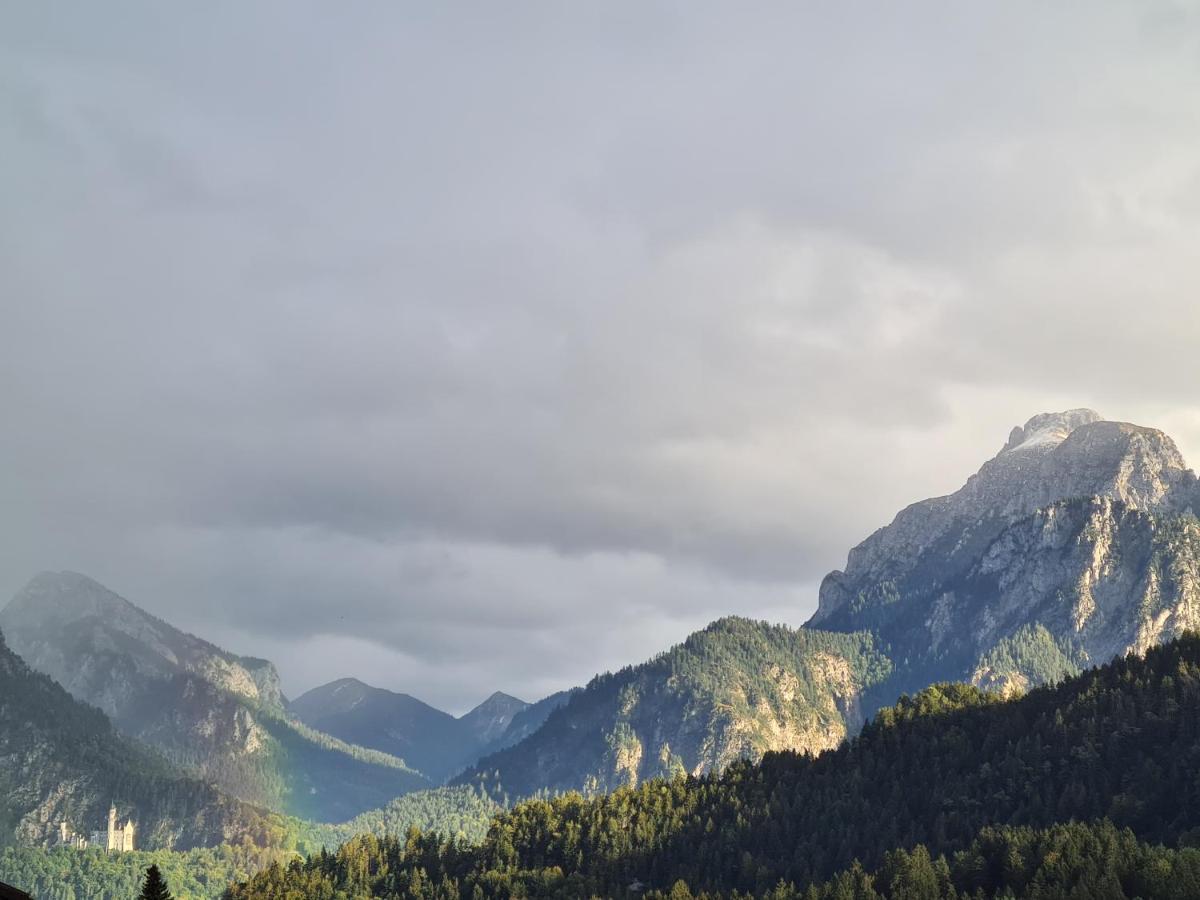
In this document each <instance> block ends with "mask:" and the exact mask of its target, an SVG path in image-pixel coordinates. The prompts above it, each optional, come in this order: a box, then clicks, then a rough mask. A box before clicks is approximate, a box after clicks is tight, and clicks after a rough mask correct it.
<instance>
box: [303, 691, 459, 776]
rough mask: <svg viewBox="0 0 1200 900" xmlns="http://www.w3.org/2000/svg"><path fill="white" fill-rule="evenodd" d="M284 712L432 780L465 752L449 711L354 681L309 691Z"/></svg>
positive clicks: (451, 769) (454, 766)
mask: <svg viewBox="0 0 1200 900" xmlns="http://www.w3.org/2000/svg"><path fill="white" fill-rule="evenodd" d="M289 710H290V712H291V713H292V715H294V716H296V717H297V718H298V719H300V721H302V722H304V723H305V724H307V725H310V726H312V727H313V728H316V729H318V730H320V731H324V732H326V733H327V734H332V735H334V736H335V737H339V738H341V739H342V740H344V741H349V742H351V743H354V744H359V745H361V746H363V747H370V748H372V749H375V750H381V751H383V752H385V753H391V754H393V755H395V756H399V757H401V758H402V759H404V760H405V761H406V762H408V763H409V764H411V765H412V766H414V767H415V768H417V769H418V770H420V771H421V772H423V773H425V774H426V775H427V776H429V778H430V779H431V780H432V781H434V782H440V781H442V780H444V779H445V778H446V777H448V776H449V775H451V774H453V773H454V772H455V771H457V770H458V769H459V768H461V767H462V766H463V765H465V764H466V761H467V760H466V757H467V756H468V755H469V753H470V748H469V747H468V746H466V743H467V741H468V740H469V735H468V733H467V731H466V729H465V728H464V727H463V726H462V724H461V723H460V722H459V721H458V720H457V719H455V718H454V717H453V716H452V715H450V714H449V713H445V712H442V711H441V710H440V709H436V708H434V707H432V706H430V705H429V704H427V703H423V702H422V701H420V700H418V699H417V698H416V697H411V696H409V695H408V694H400V693H395V692H393V691H389V690H385V689H383V688H377V687H372V686H371V685H368V684H364V683H363V682H361V681H359V680H358V679H357V678H341V679H338V680H337V681H333V682H330V683H329V684H325V685H321V686H320V687H316V688H313V689H312V690H311V691H308V692H306V693H304V694H302V695H301V696H299V697H297V698H296V699H295V700H293V701H292V703H291V704H290V706H289Z"/></svg>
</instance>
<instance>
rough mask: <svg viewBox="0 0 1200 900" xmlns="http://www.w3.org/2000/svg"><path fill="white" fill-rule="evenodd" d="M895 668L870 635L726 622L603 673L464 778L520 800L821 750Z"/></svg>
mask: <svg viewBox="0 0 1200 900" xmlns="http://www.w3.org/2000/svg"><path fill="white" fill-rule="evenodd" d="M889 671H890V665H889V663H888V662H887V660H886V659H884V657H883V656H882V655H881V654H880V653H878V652H877V651H876V650H875V648H874V645H873V643H872V640H871V639H870V638H869V637H867V636H864V635H846V634H830V633H826V632H820V631H815V630H796V629H791V628H785V627H782V626H773V625H767V624H765V623H761V622H751V621H749V620H746V619H736V618H731V619H722V620H720V621H718V622H714V623H713V624H712V625H710V626H708V627H707V628H705V629H704V630H703V631H700V632H697V633H696V634H693V635H692V636H690V637H689V638H688V639H687V640H686V641H684V642H683V643H682V644H680V645H678V646H677V647H673V648H672V649H670V650H669V651H667V652H666V653H663V654H661V655H659V656H658V657H655V658H654V659H652V660H650V661H649V662H646V663H643V664H642V665H639V666H633V667H630V668H627V669H622V670H621V671H620V672H617V673H615V674H606V675H601V676H598V677H596V678H595V679H593V680H592V681H591V683H590V684H588V685H587V687H586V688H583V689H582V690H579V691H577V692H575V693H574V694H573V695H572V696H571V697H570V699H569V700H568V701H567V702H566V704H565V705H563V706H561V707H560V708H558V709H556V710H554V711H553V712H552V713H550V715H549V717H548V718H547V719H546V722H545V724H544V725H542V727H541V728H540V729H538V730H537V731H535V732H533V733H532V734H531V735H530V736H529V737H527V738H526V739H524V740H523V741H521V742H520V743H517V744H515V745H514V746H512V747H509V748H507V749H505V750H502V751H500V752H498V753H496V754H494V755H492V756H489V757H486V758H485V759H483V760H481V761H480V762H479V763H478V765H477V766H476V767H475V768H474V769H473V770H470V771H468V772H467V773H465V774H464V775H463V776H461V777H460V779H459V780H460V781H463V782H476V781H479V782H482V783H483V784H485V785H487V786H490V787H496V786H498V787H499V789H500V790H502V791H504V792H507V793H508V794H510V795H511V796H514V797H517V796H524V795H527V794H530V793H533V792H535V791H538V790H543V789H549V790H565V789H583V790H587V791H604V790H610V789H612V788H615V787H618V786H620V785H624V784H636V783H638V782H639V781H642V780H644V779H646V778H652V777H655V776H660V775H662V776H670V775H674V774H679V773H692V774H702V773H705V772H710V771H714V770H718V771H719V770H721V769H723V768H724V767H725V766H727V765H728V764H729V763H731V762H733V761H734V760H735V759H740V758H743V757H747V758H752V759H755V758H758V757H760V756H762V754H763V753H765V752H767V751H769V750H783V749H790V750H804V751H808V752H812V753H818V752H820V751H821V750H825V749H828V748H830V747H835V746H837V744H838V743H840V742H841V740H842V739H843V738H844V737H845V736H846V735H847V734H848V733H850V732H852V731H854V730H857V728H858V727H859V725H860V724H861V718H860V717H861V704H860V702H859V700H860V697H861V695H862V693H863V691H864V690H866V689H867V688H869V687H870V686H871V685H874V684H877V683H878V682H880V681H881V680H882V679H883V678H884V677H886V675H887V674H888V672H889Z"/></svg>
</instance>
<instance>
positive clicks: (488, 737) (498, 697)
mask: <svg viewBox="0 0 1200 900" xmlns="http://www.w3.org/2000/svg"><path fill="white" fill-rule="evenodd" d="M528 707H529V704H528V703H526V702H525V701H524V700H520V699H518V698H516V697H513V696H512V695H511V694H506V693H504V692H503V691H496V692H495V693H493V694H492V695H491V696H490V697H488V698H487V699H486V700H484V701H483V702H482V703H480V704H479V705H478V706H476V707H475V708H474V709H473V710H471V711H470V712H468V713H465V714H464V715H462V716H461V717H460V718H459V721H460V722H462V723H463V724H464V725H466V726H467V727H468V728H469V729H470V730H471V732H472V733H473V734H474V735H475V736H476V739H477V740H479V741H480V743H483V744H486V743H489V742H490V741H494V740H496V739H497V738H498V737H500V735H502V734H504V731H505V729H507V728H508V726H509V723H510V722H512V719H513V716H515V715H516V714H517V713H519V712H521V711H522V710H523V709H527V708H528Z"/></svg>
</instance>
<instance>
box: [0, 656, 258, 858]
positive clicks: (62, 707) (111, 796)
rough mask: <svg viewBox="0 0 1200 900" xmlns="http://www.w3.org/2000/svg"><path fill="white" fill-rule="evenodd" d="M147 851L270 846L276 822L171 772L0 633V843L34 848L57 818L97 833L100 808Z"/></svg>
mask: <svg viewBox="0 0 1200 900" xmlns="http://www.w3.org/2000/svg"><path fill="white" fill-rule="evenodd" d="M114 803H115V804H116V806H117V809H118V811H119V812H120V815H121V818H122V820H124V819H125V818H127V817H132V818H134V820H135V821H136V822H137V824H138V836H139V837H138V840H139V843H140V844H142V845H143V846H149V847H183V848H186V847H194V846H205V845H211V844H217V843H220V842H222V841H230V842H239V841H241V840H242V839H244V838H245V839H249V840H252V841H254V842H255V843H257V844H260V845H264V846H265V845H267V844H269V843H271V842H272V840H273V839H274V837H275V836H276V834H277V833H278V831H279V829H280V821H279V820H278V818H277V817H273V816H271V815H269V814H266V813H264V812H262V811H260V810H257V809H255V808H253V807H251V806H249V805H248V804H246V803H243V802H240V801H237V800H233V799H231V798H229V797H226V796H224V795H222V794H221V793H220V792H219V791H217V790H216V789H215V788H213V787H212V786H210V785H208V784H206V783H204V782H203V781H200V780H197V779H194V778H187V777H184V776H182V775H180V774H179V772H178V771H176V770H174V769H173V768H172V767H171V766H170V765H168V764H167V763H166V762H165V761H164V760H162V759H161V758H159V757H158V756H156V755H155V754H153V753H151V752H149V751H147V750H145V749H143V748H141V747H139V746H137V745H135V744H134V743H132V742H130V741H129V740H127V739H125V738H123V737H122V736H120V735H118V734H117V733H116V732H115V731H114V730H113V727H112V725H111V724H110V723H109V721H108V719H107V718H105V716H104V714H103V713H102V712H100V710H98V709H95V708H94V707H90V706H87V705H85V704H83V703H80V702H79V701H77V700H75V699H74V698H72V697H71V695H70V694H68V693H67V692H66V691H65V690H63V689H62V688H61V687H60V686H59V685H57V684H55V683H54V682H53V681H52V680H51V679H49V678H48V677H46V676H45V675H41V674H39V673H37V672H34V671H32V670H31V669H30V668H29V667H28V666H27V665H25V663H24V662H23V661H22V660H21V659H20V658H19V657H18V656H17V655H16V654H15V653H13V652H12V650H11V649H9V647H8V646H7V645H6V644H5V643H4V639H3V636H0V844H6V843H12V842H14V841H21V842H27V843H41V842H44V841H46V840H47V839H48V838H49V837H50V836H51V835H52V834H53V833H55V832H56V831H57V829H58V826H59V823H60V822H67V823H69V824H70V826H71V827H72V828H73V829H75V830H77V831H80V832H82V833H88V832H90V831H92V830H93V829H97V828H101V827H102V826H103V824H104V823H105V822H106V821H107V817H108V809H109V805H110V804H114Z"/></svg>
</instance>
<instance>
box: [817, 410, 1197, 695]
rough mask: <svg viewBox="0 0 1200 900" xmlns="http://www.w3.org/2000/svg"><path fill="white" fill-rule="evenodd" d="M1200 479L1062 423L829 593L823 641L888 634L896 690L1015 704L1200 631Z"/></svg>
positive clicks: (1144, 438) (929, 503)
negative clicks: (972, 686)
mask: <svg viewBox="0 0 1200 900" xmlns="http://www.w3.org/2000/svg"><path fill="white" fill-rule="evenodd" d="M1196 499H1197V483H1196V477H1195V475H1194V474H1193V473H1192V472H1191V470H1189V469H1188V468H1187V466H1186V465H1185V463H1184V461H1183V458H1182V457H1181V456H1180V454H1179V451H1178V450H1177V449H1176V447H1175V444H1174V442H1173V441H1172V440H1171V439H1170V438H1169V437H1167V436H1166V435H1165V434H1163V433H1162V432H1161V431H1157V430H1155V429H1152V428H1143V427H1139V426H1136V425H1130V424H1127V423H1123V422H1107V421H1103V420H1101V419H1100V417H1099V416H1098V415H1097V414H1096V413H1094V412H1092V411H1090V410H1071V411H1069V412H1065V413H1047V414H1043V415H1040V416H1035V417H1034V418H1032V419H1030V420H1029V422H1028V423H1026V425H1025V426H1024V427H1023V428H1016V429H1014V430H1013V432H1012V434H1011V436H1010V437H1009V440H1008V442H1007V443H1006V444H1005V445H1004V447H1003V449H1002V450H1001V451H1000V453H999V454H997V455H996V456H995V457H994V458H993V459H991V460H990V461H988V462H987V463H985V464H984V466H983V467H982V468H981V469H980V471H979V472H978V473H977V474H976V475H973V476H972V477H971V478H970V479H969V480H968V481H967V483H966V484H965V485H964V486H963V488H962V489H961V490H959V491H958V492H956V493H954V494H952V495H950V496H948V497H939V498H935V499H932V500H926V501H922V502H920V503H916V504H913V505H912V506H910V507H908V508H907V509H905V510H903V511H902V512H901V513H900V514H899V515H897V516H896V518H895V520H894V521H893V522H892V524H891V525H889V526H887V527H886V528H882V529H880V530H879V531H877V532H875V534H873V535H871V537H869V538H867V540H865V541H864V542H863V543H861V544H859V545H858V546H857V547H855V548H854V549H853V550H852V551H851V552H850V555H849V559H848V561H847V565H846V570H845V571H844V572H833V573H831V574H830V575H829V576H827V577H826V578H825V580H824V582H823V583H822V585H821V592H820V606H819V609H818V611H817V613H816V615H814V616H813V618H812V620H811V621H810V623H809V624H810V625H817V626H820V627H822V628H832V629H839V630H840V629H845V630H851V629H854V630H857V629H866V630H869V631H871V632H872V633H874V634H875V635H876V636H877V638H878V639H879V640H880V641H881V643H882V645H884V646H886V647H888V648H890V652H891V655H892V657H893V659H894V661H895V662H896V664H897V667H898V669H899V672H898V680H897V682H896V685H895V687H896V689H897V690H899V689H908V690H911V689H914V688H918V687H922V686H924V685H925V684H927V683H929V682H930V681H933V680H939V679H948V678H961V677H968V678H972V679H973V680H975V681H976V682H977V683H980V684H985V685H989V686H993V687H997V688H999V689H1002V690H1012V689H1019V688H1023V687H1027V686H1029V685H1031V684H1036V683H1038V682H1040V681H1045V680H1047V679H1050V678H1055V677H1059V676H1061V675H1062V674H1065V673H1067V672H1070V671H1074V670H1075V669H1076V668H1077V667H1078V666H1080V665H1085V664H1092V663H1096V662H1104V661H1106V660H1108V659H1110V658H1112V657H1113V656H1116V655H1119V654H1123V653H1125V652H1127V651H1130V650H1142V649H1145V648H1146V647H1147V646H1149V645H1150V644H1153V643H1155V642H1158V641H1161V640H1166V639H1168V638H1171V637H1174V636H1177V635H1178V634H1180V633H1181V631H1183V630H1184V629H1187V628H1195V627H1197V625H1200V618H1198V608H1197V592H1198V591H1200V581H1198V578H1197V571H1198V566H1200V524H1198V523H1197V520H1196V518H1195V517H1194V516H1193V515H1192V508H1193V505H1194V504H1196Z"/></svg>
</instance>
